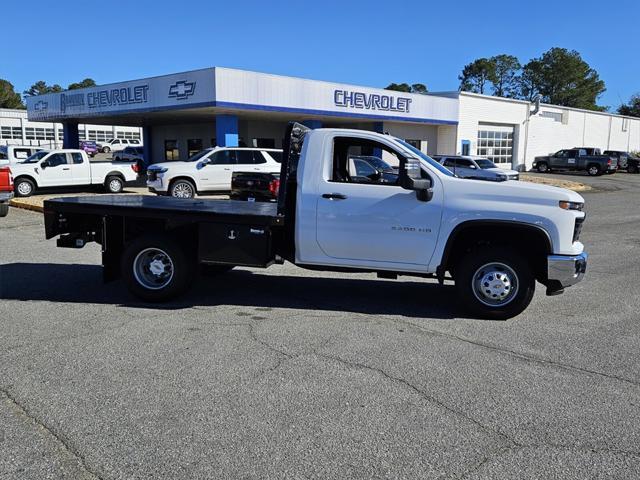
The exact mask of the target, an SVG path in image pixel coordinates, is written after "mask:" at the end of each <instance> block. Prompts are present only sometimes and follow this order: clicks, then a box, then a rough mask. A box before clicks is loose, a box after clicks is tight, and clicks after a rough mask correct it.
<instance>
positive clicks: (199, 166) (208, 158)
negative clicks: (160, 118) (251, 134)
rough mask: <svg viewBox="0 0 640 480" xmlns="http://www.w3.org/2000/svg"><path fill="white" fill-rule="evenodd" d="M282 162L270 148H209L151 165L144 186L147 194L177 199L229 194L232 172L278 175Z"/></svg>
mask: <svg viewBox="0 0 640 480" xmlns="http://www.w3.org/2000/svg"><path fill="white" fill-rule="evenodd" d="M281 161H282V150H276V149H273V148H271V149H269V148H237V147H215V148H208V149H206V150H203V151H201V152H199V153H197V154H195V155H194V156H192V157H191V158H189V159H188V160H186V161H173V162H164V163H156V164H154V165H151V166H150V167H149V168H148V169H147V186H148V187H149V191H150V192H154V193H157V194H158V195H171V196H172V197H177V198H192V197H194V196H195V195H196V194H198V193H205V192H229V191H230V190H231V175H232V174H233V172H265V173H279V172H280V162H281Z"/></svg>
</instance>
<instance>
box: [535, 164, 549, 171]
mask: <svg viewBox="0 0 640 480" xmlns="http://www.w3.org/2000/svg"><path fill="white" fill-rule="evenodd" d="M536 168H537V169H538V173H549V171H550V170H551V169H550V168H549V164H548V163H547V162H539V163H538V166H537V167H536Z"/></svg>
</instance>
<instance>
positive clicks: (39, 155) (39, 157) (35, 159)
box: [22, 150, 49, 163]
mask: <svg viewBox="0 0 640 480" xmlns="http://www.w3.org/2000/svg"><path fill="white" fill-rule="evenodd" d="M47 153H49V152H47V151H44V150H41V151H39V152H36V153H34V154H33V155H31V156H30V157H29V158H27V159H26V160H25V161H24V162H22V163H36V162H38V161H40V160H42V157H44V156H45V155H46V154H47Z"/></svg>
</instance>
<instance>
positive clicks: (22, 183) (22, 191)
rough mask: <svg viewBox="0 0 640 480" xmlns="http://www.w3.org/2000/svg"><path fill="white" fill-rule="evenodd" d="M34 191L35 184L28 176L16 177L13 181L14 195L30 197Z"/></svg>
mask: <svg viewBox="0 0 640 480" xmlns="http://www.w3.org/2000/svg"><path fill="white" fill-rule="evenodd" d="M35 191H36V185H35V183H33V180H31V179H29V178H17V179H16V180H15V181H14V182H13V192H14V194H15V196H16V197H30V196H31V195H33V192H35Z"/></svg>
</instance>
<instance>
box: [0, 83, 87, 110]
mask: <svg viewBox="0 0 640 480" xmlns="http://www.w3.org/2000/svg"><path fill="white" fill-rule="evenodd" d="M95 86H96V82H95V81H94V80H93V79H92V78H85V79H84V80H82V81H80V82H75V83H70V84H69V85H68V86H67V88H66V90H76V89H78V88H85V87H95ZM64 90H65V89H64V88H62V87H61V86H60V85H58V84H57V83H55V84H53V85H47V83H46V82H45V81H43V80H39V81H37V82H36V83H34V84H33V85H31V86H30V87H29V88H28V89H27V90H25V91H24V92H22V96H21V95H20V94H19V93H18V92H16V91H15V88H14V86H13V84H12V83H11V82H9V81H8V80H4V79H1V78H0V108H17V109H23V110H24V109H25V108H26V106H25V104H24V101H23V97H24V98H26V97H31V96H34V95H42V94H44V93H56V92H62V91H64Z"/></svg>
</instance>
